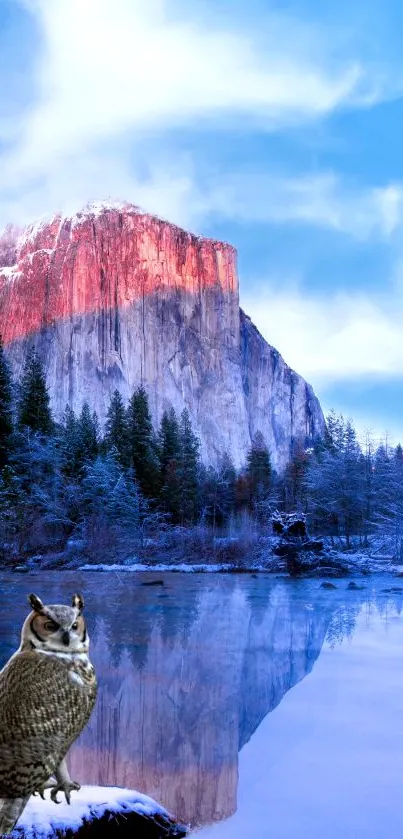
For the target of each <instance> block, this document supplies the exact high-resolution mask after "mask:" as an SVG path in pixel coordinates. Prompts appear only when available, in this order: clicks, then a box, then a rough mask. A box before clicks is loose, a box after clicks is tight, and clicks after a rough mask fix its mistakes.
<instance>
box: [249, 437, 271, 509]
mask: <svg viewBox="0 0 403 839" xmlns="http://www.w3.org/2000/svg"><path fill="white" fill-rule="evenodd" d="M246 474H247V478H248V482H249V502H250V506H251V507H254V506H255V505H256V504H259V503H261V502H262V501H264V499H265V498H267V495H268V493H269V490H270V486H271V477H272V470H271V463H270V454H269V450H268V448H267V446H266V445H265V442H264V440H263V437H262V435H261V434H256V436H255V439H254V441H253V443H252V446H251V448H250V449H249V452H248V456H247V466H246Z"/></svg>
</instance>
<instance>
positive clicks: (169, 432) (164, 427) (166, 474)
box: [159, 408, 181, 524]
mask: <svg viewBox="0 0 403 839" xmlns="http://www.w3.org/2000/svg"><path fill="white" fill-rule="evenodd" d="M159 461H160V473H161V505H162V507H163V509H164V510H165V511H166V512H167V513H169V514H170V516H171V520H172V522H173V523H175V524H177V523H178V522H179V521H180V495H181V487H180V462H181V439H180V429H179V423H178V420H177V416H176V413H175V411H174V409H173V408H171V409H170V411H169V412H167V411H165V412H164V414H163V416H162V420H161V426H160V431H159Z"/></svg>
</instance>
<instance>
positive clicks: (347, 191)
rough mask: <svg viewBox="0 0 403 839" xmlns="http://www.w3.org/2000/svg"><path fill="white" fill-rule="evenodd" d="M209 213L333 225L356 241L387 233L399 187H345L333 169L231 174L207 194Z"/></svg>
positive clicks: (398, 218) (400, 204)
mask: <svg viewBox="0 0 403 839" xmlns="http://www.w3.org/2000/svg"><path fill="white" fill-rule="evenodd" d="M209 205H210V206H211V208H212V211H214V212H216V213H217V214H219V215H222V216H224V217H226V218H229V219H236V220H239V221H248V222H251V221H252V222H253V221H257V222H263V223H265V222H267V223H278V224H283V223H285V222H286V223H287V222H291V223H293V222H295V223H299V224H305V225H312V226H317V227H322V228H328V229H332V230H335V231H338V232H341V233H345V234H348V235H350V236H353V237H354V238H357V239H362V240H365V239H368V238H370V237H371V236H373V235H378V236H381V237H385V238H387V237H389V236H391V235H392V234H393V233H394V232H395V231H396V229H397V228H398V227H399V226H400V225H401V222H402V219H403V185H402V184H400V183H396V184H389V185H387V186H386V187H376V188H373V187H365V188H360V187H358V186H353V185H349V184H348V183H346V182H344V181H343V180H342V179H341V178H339V177H337V176H336V175H335V174H334V173H332V172H329V173H319V174H313V175H304V176H300V177H289V176H285V177H280V176H278V175H271V174H267V173H266V174H264V173H263V174H260V175H242V176H239V175H234V176H231V177H227V178H221V179H220V180H219V182H218V185H217V186H212V187H211V190H210V193H209Z"/></svg>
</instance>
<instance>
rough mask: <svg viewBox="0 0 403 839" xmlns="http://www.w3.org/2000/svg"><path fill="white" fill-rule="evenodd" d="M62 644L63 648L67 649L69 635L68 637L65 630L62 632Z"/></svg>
mask: <svg viewBox="0 0 403 839" xmlns="http://www.w3.org/2000/svg"><path fill="white" fill-rule="evenodd" d="M62 643H63V644H64V646H65V647H68V646H69V644H70V635H69V633H68V631H67V629H66V630H65V631H64V632H63V635H62Z"/></svg>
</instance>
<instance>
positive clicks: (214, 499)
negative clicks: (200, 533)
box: [200, 453, 236, 527]
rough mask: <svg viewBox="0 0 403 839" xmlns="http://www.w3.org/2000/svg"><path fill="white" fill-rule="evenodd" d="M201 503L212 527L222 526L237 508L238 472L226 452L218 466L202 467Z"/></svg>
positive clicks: (204, 517)
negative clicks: (215, 467)
mask: <svg viewBox="0 0 403 839" xmlns="http://www.w3.org/2000/svg"><path fill="white" fill-rule="evenodd" d="M200 471H201V504H202V515H203V519H204V520H206V521H207V522H208V524H211V525H212V527H216V526H221V525H223V524H224V522H225V521H227V520H228V519H229V517H230V515H231V513H233V512H234V509H235V488H236V472H235V468H234V465H233V463H232V460H231V458H230V457H229V455H228V454H227V453H224V455H223V456H222V458H221V459H220V462H219V464H218V468H217V469H214V468H213V467H212V466H209V467H208V468H207V469H205V468H204V467H202V468H201V470H200Z"/></svg>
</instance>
